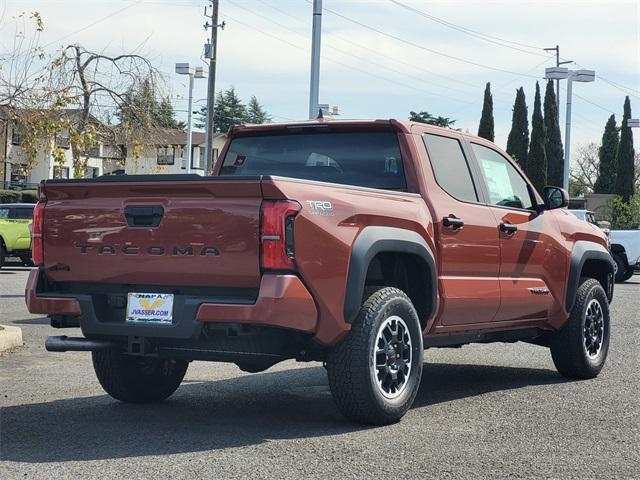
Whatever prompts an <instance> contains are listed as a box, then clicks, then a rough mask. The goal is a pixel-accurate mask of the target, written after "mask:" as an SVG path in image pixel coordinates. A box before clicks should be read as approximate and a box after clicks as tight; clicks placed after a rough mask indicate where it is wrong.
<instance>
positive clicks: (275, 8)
mask: <svg viewBox="0 0 640 480" xmlns="http://www.w3.org/2000/svg"><path fill="white" fill-rule="evenodd" d="M258 1H259V2H260V3H262V4H264V5H266V6H267V7H269V8H271V9H273V10H275V11H277V12H280V13H281V14H283V15H286V16H287V17H289V18H292V19H294V20H296V21H297V22H302V20H301V19H299V18H297V17H295V16H293V15H291V14H290V13H288V12H285V11H284V10H281V9H280V8H278V7H275V6H273V5H271V4H269V3H267V2H265V1H264V0H258ZM252 13H254V14H255V12H253V11H252ZM256 15H257V14H256ZM274 23H276V22H275V21H274ZM284 28H286V27H284ZM292 31H293V30H292ZM332 38H336V39H337V40H340V41H342V42H345V43H348V44H350V45H353V46H356V47H358V48H361V49H363V50H367V51H369V52H373V53H374V54H376V56H378V57H383V58H386V59H388V60H390V61H392V62H395V63H398V64H401V65H405V66H408V67H410V68H412V69H414V70H418V71H420V72H424V73H427V74H428V75H433V76H435V77H439V78H442V79H445V80H447V81H449V82H455V83H459V84H461V85H467V86H470V87H473V88H479V87H478V85H476V84H473V83H470V82H466V81H464V80H460V79H457V78H454V77H449V76H447V75H442V74H439V73H436V72H433V71H431V70H428V69H426V68H424V67H422V66H418V65H416V64H415V63H409V62H405V61H403V60H400V59H398V58H396V57H393V56H391V55H386V54H384V53H382V52H380V51H379V50H376V49H373V48H371V47H368V46H366V45H363V44H361V43H358V42H354V41H353V40H351V39H348V38H346V37H343V36H341V35H338V34H336V33H334V32H331V33H330V39H332ZM327 46H329V47H331V48H334V49H336V50H337V48H336V47H334V46H333V45H330V44H328V43H327ZM351 55H353V54H351ZM358 58H361V59H362V60H364V61H370V60H369V59H364V58H362V57H358ZM384 68H385V69H390V68H389V67H388V66H386V65H385V66H384ZM391 70H392V69H391ZM402 75H406V73H404V72H402ZM413 78H416V77H413ZM420 80H421V81H422V82H425V83H430V84H432V85H435V86H438V87H440V88H444V89H446V90H455V91H458V92H462V93H466V94H468V95H475V94H476V93H477V92H476V91H473V92H472V91H470V90H464V89H461V88H457V87H452V86H451V85H446V86H445V85H442V84H439V83H435V82H433V81H428V80H425V79H424V78H421V79H420Z"/></svg>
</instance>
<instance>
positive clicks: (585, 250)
mask: <svg viewBox="0 0 640 480" xmlns="http://www.w3.org/2000/svg"><path fill="white" fill-rule="evenodd" d="M587 260H597V261H599V262H602V263H603V264H604V265H606V267H607V283H608V284H609V285H607V287H605V292H606V293H607V297H609V301H611V298H612V297H613V258H612V257H611V254H610V253H609V251H608V250H607V249H606V248H605V247H603V246H602V245H600V244H599V243H596V242H589V241H587V240H579V241H577V242H576V243H575V244H574V246H573V250H572V252H571V262H570V265H569V275H568V280H567V296H566V300H565V306H566V309H567V312H570V311H571V309H572V308H573V304H574V303H575V301H576V293H577V291H578V287H579V286H580V277H581V274H582V267H584V264H585V262H586V261H587Z"/></svg>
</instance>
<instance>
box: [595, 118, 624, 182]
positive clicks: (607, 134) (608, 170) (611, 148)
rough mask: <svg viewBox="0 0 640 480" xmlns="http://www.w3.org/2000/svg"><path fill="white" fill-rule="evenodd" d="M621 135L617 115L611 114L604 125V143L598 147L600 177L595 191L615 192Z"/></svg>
mask: <svg viewBox="0 0 640 480" xmlns="http://www.w3.org/2000/svg"><path fill="white" fill-rule="evenodd" d="M619 144H620V137H619V136H618V128H617V126H616V116H615V115H611V116H610V117H609V120H607V124H606V125H605V126H604V133H603V134H602V144H601V145H600V148H599V149H598V157H599V159H600V165H599V166H598V178H597V179H596V183H595V185H594V186H593V193H615V191H616V178H617V169H618V163H617V158H616V156H617V154H618V145H619Z"/></svg>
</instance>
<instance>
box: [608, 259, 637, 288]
mask: <svg viewBox="0 0 640 480" xmlns="http://www.w3.org/2000/svg"><path fill="white" fill-rule="evenodd" d="M611 256H612V257H613V261H614V262H615V263H616V269H615V280H616V282H618V283H620V282H624V281H625V280H628V279H629V277H630V276H631V275H633V269H631V275H629V277H626V278H625V276H626V274H627V272H628V271H629V266H628V265H627V262H626V261H625V259H624V258H623V257H622V256H621V255H619V254H617V253H612V254H611Z"/></svg>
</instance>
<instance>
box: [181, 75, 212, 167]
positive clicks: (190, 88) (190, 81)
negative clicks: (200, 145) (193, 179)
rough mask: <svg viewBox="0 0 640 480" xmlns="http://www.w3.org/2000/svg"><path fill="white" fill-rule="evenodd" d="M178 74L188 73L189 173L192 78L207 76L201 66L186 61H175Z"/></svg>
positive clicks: (188, 159) (188, 163) (191, 139)
mask: <svg viewBox="0 0 640 480" xmlns="http://www.w3.org/2000/svg"><path fill="white" fill-rule="evenodd" d="M176 73H177V74H178V75H189V106H188V107H187V108H188V111H187V173H191V157H192V155H193V138H192V137H193V124H192V121H191V117H192V115H193V80H194V78H207V76H206V75H205V74H204V69H203V68H202V67H195V68H194V67H192V66H190V65H189V64H188V63H176Z"/></svg>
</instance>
